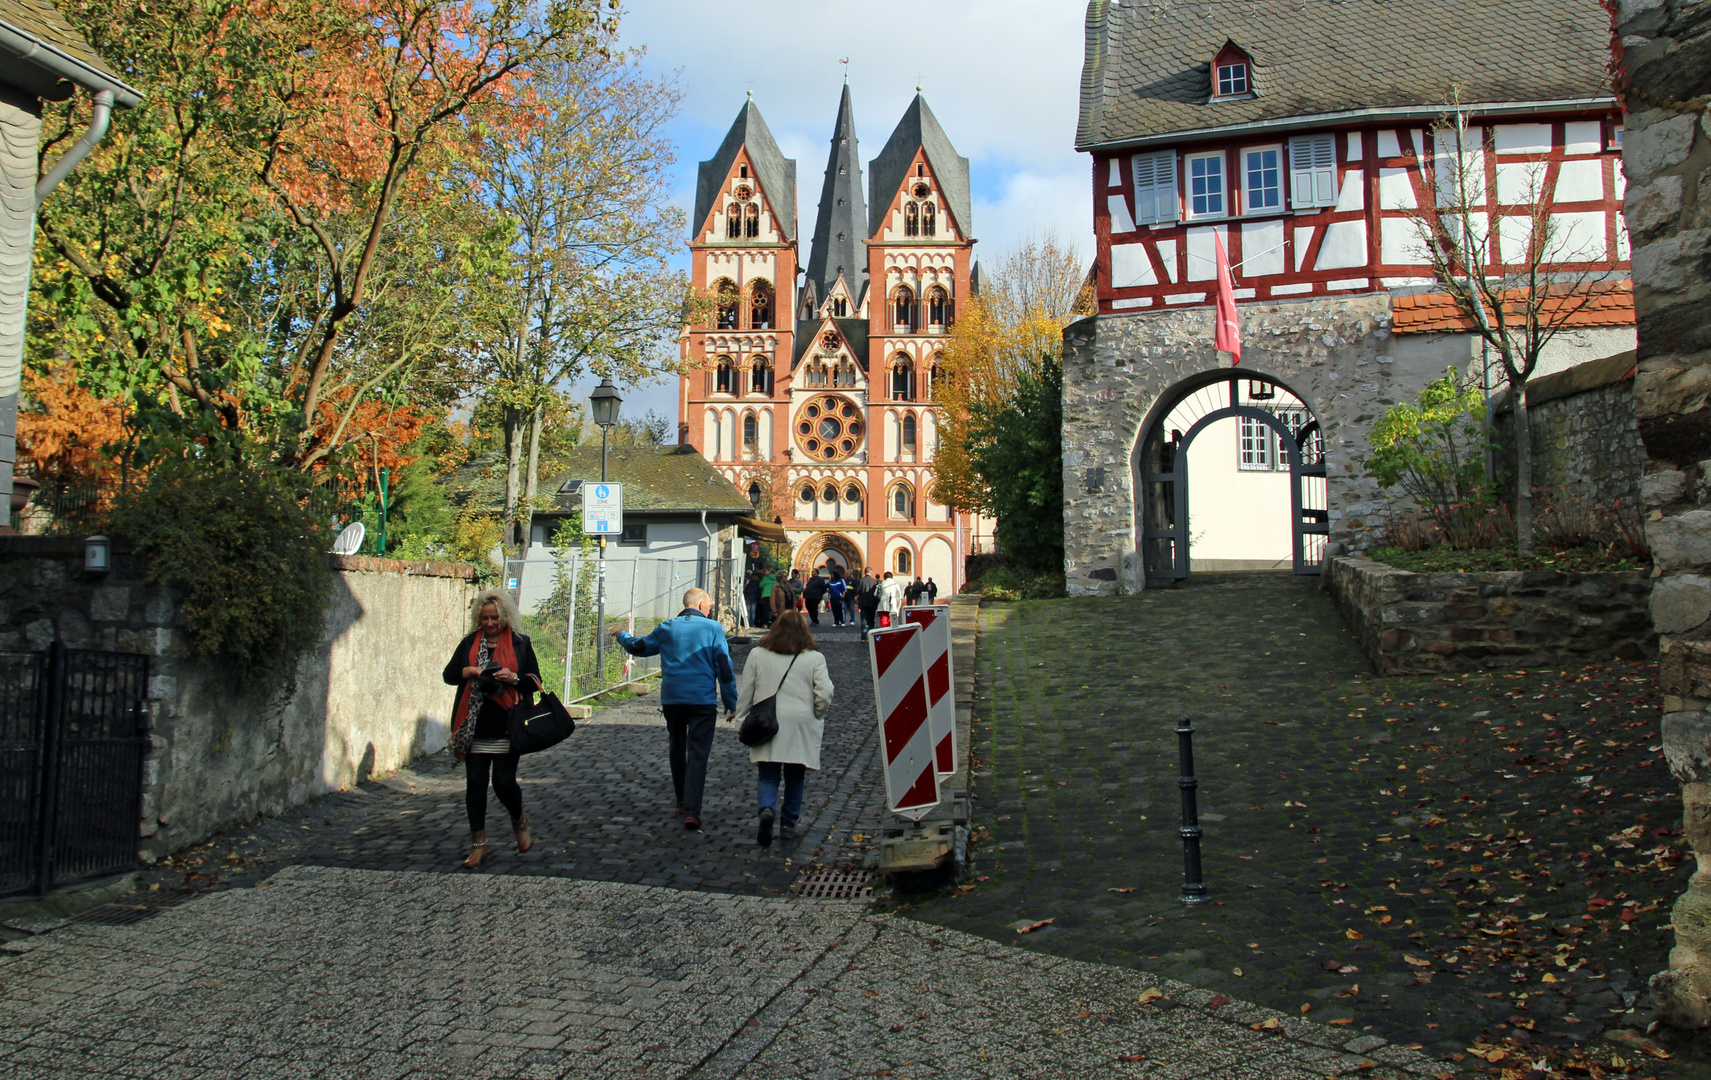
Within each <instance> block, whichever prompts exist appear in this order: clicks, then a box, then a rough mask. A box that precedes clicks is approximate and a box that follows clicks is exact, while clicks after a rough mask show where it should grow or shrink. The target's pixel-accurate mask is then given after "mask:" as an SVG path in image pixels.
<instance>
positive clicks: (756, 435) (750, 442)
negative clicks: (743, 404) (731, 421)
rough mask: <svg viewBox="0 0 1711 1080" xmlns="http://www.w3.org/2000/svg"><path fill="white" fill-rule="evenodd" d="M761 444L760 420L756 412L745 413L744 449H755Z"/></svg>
mask: <svg viewBox="0 0 1711 1080" xmlns="http://www.w3.org/2000/svg"><path fill="white" fill-rule="evenodd" d="M758 445H760V422H759V421H758V420H756V419H755V414H754V413H744V414H743V449H744V450H748V451H751V452H752V451H753V450H754V448H755V447H756V446H758Z"/></svg>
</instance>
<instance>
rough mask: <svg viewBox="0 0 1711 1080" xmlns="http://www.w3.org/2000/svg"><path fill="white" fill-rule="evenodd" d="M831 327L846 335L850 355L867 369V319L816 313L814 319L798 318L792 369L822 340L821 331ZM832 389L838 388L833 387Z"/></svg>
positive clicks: (845, 340) (858, 364) (858, 365)
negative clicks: (834, 316)
mask: <svg viewBox="0 0 1711 1080" xmlns="http://www.w3.org/2000/svg"><path fill="white" fill-rule="evenodd" d="M827 327H831V328H832V329H834V330H836V331H837V332H838V333H840V334H842V335H843V336H844V344H846V345H848V346H849V350H850V355H851V357H852V358H853V359H854V360H855V362H856V366H857V367H859V368H861V369H862V370H863V371H866V370H867V334H868V330H869V329H870V327H869V326H868V322H867V320H866V319H834V318H832V317H831V316H829V315H828V316H826V317H825V318H821V317H820V316H818V315H816V316H814V317H813V318H812V319H798V320H796V355H795V356H793V357H791V358H790V370H791V371H795V370H796V368H797V367H798V366H800V365H801V363H802V358H803V357H804V356H806V355H808V350H809V349H811V348H813V347H814V345H815V344H816V343H817V342H819V340H820V331H822V330H824V329H826V328H827ZM831 389H834V390H835V389H837V388H836V387H832V388H831Z"/></svg>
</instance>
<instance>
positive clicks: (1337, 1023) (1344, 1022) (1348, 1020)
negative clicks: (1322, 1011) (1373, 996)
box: [1325, 1016, 1355, 1027]
mask: <svg viewBox="0 0 1711 1080" xmlns="http://www.w3.org/2000/svg"><path fill="white" fill-rule="evenodd" d="M1354 1022H1355V1018H1354V1017H1352V1016H1345V1017H1343V1018H1341V1019H1340V1020H1327V1021H1325V1023H1327V1024H1329V1025H1331V1026H1332V1027H1348V1026H1349V1025H1350V1024H1352V1023H1354Z"/></svg>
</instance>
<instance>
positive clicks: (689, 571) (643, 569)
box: [505, 552, 741, 701]
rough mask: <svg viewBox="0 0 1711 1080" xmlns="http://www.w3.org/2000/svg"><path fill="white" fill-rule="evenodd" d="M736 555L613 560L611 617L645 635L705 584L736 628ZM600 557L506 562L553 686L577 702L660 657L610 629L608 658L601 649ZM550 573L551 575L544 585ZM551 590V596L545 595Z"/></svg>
mask: <svg viewBox="0 0 1711 1080" xmlns="http://www.w3.org/2000/svg"><path fill="white" fill-rule="evenodd" d="M739 567H740V561H739V560H737V559H706V558H673V557H671V556H658V557H654V556H646V555H643V556H638V557H634V558H625V559H612V560H609V561H607V563H606V565H605V571H606V624H605V629H606V633H607V634H608V635H610V634H611V632H612V631H613V630H614V629H624V630H628V631H629V632H630V633H632V634H635V635H637V636H642V635H645V634H647V633H649V632H650V631H652V630H653V628H654V627H656V626H658V625H659V624H660V623H662V622H664V621H665V620H666V619H669V618H672V617H673V616H675V615H676V614H677V613H678V612H679V611H682V610H683V594H684V593H685V592H687V591H688V590H690V589H692V588H696V589H705V590H706V591H707V592H708V593H710V594H712V595H713V597H714V598H715V599H714V612H713V614H714V616H715V617H716V618H720V619H721V620H722V621H724V622H725V624H726V627H727V629H733V630H734V629H735V628H736V625H737V624H736V621H735V619H736V614H737V609H736V608H735V607H734V606H733V605H732V602H731V597H732V595H733V588H732V584H731V583H732V582H733V581H734V580H735V581H738V582H739V583H740V577H734V576H733V575H740V573H741V570H740V569H739ZM600 569H601V567H600V560H599V559H598V558H596V557H594V556H592V555H584V554H582V553H580V552H567V553H564V554H562V555H559V556H557V557H551V558H536V559H515V560H512V561H511V562H510V563H508V564H507V568H506V575H505V576H506V579H507V583H508V584H510V583H515V584H513V585H512V589H513V592H514V593H518V594H520V593H522V592H524V590H525V587H526V586H525V583H529V584H528V585H527V588H529V589H532V590H533V592H532V594H531V595H530V596H529V597H528V598H527V599H526V600H525V598H524V597H523V596H519V606H520V608H521V609H522V610H523V611H525V612H526V614H524V615H523V628H524V631H525V632H526V633H528V634H529V636H530V638H531V639H532V640H533V643H534V646H535V656H536V658H538V659H539V660H540V662H541V680H542V681H543V682H544V683H545V684H546V686H547V689H549V690H554V691H556V692H562V694H563V697H564V700H566V701H578V700H582V699H585V698H590V697H595V696H597V695H599V694H602V693H605V692H606V691H608V690H611V689H612V688H613V687H616V686H618V685H620V684H622V683H626V682H634V681H636V680H639V679H643V678H646V677H648V676H649V675H652V674H654V673H656V672H657V671H658V670H659V659H658V657H635V656H631V655H630V654H629V653H626V652H625V651H624V650H623V649H621V648H619V647H618V646H617V644H616V643H614V642H613V641H612V640H611V638H610V637H609V636H608V637H607V639H606V644H605V650H604V652H605V661H604V666H602V663H601V660H600V655H601V651H602V650H601V646H600V626H599V618H600V615H599V596H600ZM543 580H544V581H545V582H546V583H545V584H543ZM543 593H544V594H545V595H544V598H543V596H542V594H543Z"/></svg>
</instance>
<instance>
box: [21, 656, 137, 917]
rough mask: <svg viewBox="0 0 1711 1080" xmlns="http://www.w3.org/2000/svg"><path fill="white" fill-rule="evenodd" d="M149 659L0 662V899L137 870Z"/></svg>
mask: <svg viewBox="0 0 1711 1080" xmlns="http://www.w3.org/2000/svg"><path fill="white" fill-rule="evenodd" d="M148 680H149V658H148V657H146V656H140V655H136V654H133V653H114V652H96V651H93V650H88V649H66V648H63V647H61V646H60V645H58V644H55V645H53V646H52V647H51V648H49V649H48V650H47V651H46V652H43V653H0V895H4V894H9V893H19V892H37V893H44V892H47V891H48V890H49V889H52V888H54V887H56V886H60V885H66V884H70V883H72V882H76V881H81V880H84V879H87V878H94V877H100V876H103V875H106V874H113V873H119V872H122V871H124V870H128V869H130V868H131V867H132V866H134V865H136V862H137V824H138V818H139V816H140V813H141V809H142V795H143V758H144V756H145V755H146V754H147V753H148V748H149V735H148Z"/></svg>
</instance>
